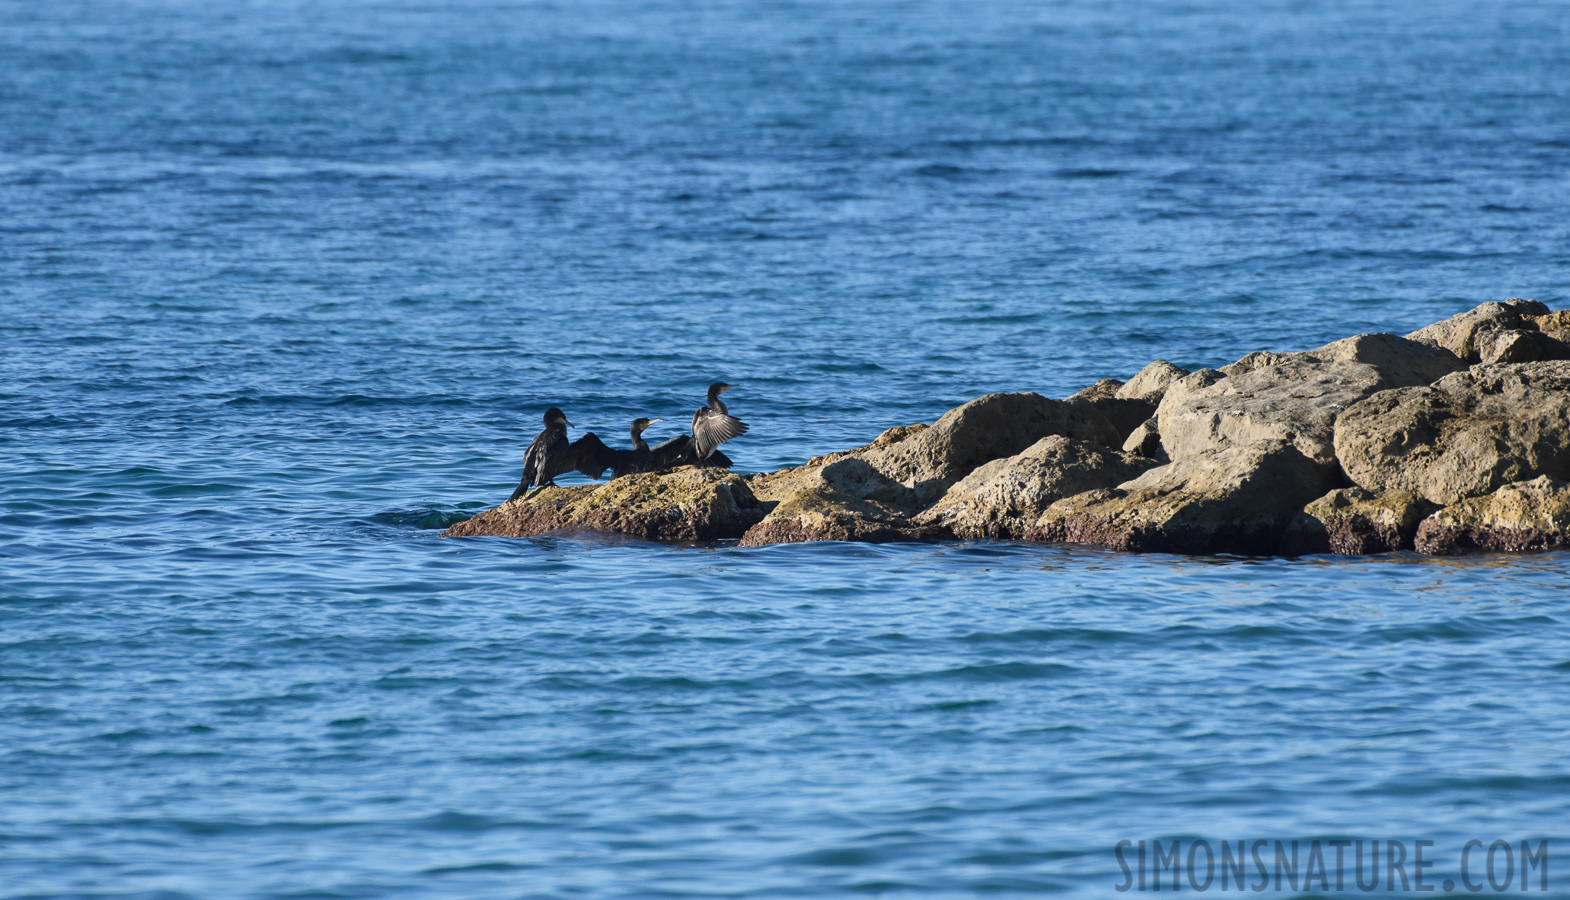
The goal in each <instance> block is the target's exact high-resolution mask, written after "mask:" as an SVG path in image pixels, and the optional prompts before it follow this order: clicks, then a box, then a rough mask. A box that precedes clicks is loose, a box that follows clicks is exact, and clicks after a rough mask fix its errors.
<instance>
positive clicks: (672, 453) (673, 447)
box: [649, 434, 692, 472]
mask: <svg viewBox="0 0 1570 900" xmlns="http://www.w3.org/2000/svg"><path fill="white" fill-rule="evenodd" d="M691 445H692V436H691V435H686V434H683V435H680V436H679V437H673V438H671V439H670V440H668V441H662V442H660V443H659V444H657V445H655V447H654V448H653V449H651V450H650V451H649V470H650V471H653V472H657V471H659V470H660V469H669V468H672V467H674V466H679V465H681V464H682V463H683V462H686V459H685V457H686V456H687V455H688V453H689V451H690V449H691Z"/></svg>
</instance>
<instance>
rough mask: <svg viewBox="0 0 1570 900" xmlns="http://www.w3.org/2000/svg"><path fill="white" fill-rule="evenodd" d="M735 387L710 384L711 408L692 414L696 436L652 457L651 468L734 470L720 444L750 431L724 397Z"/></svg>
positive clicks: (665, 446)
mask: <svg viewBox="0 0 1570 900" xmlns="http://www.w3.org/2000/svg"><path fill="white" fill-rule="evenodd" d="M733 387H735V385H733V384H725V383H724V382H721V381H717V382H715V383H714V384H711V385H709V405H708V406H704V407H701V408H699V410H698V411H697V412H695V413H693V414H692V434H690V435H688V434H684V435H682V436H681V437H673V438H671V439H670V440H668V441H665V442H664V443H662V444H660V445H659V446H658V447H655V448H654V449H653V450H652V451H650V454H649V468H650V469H651V470H655V471H658V470H660V469H669V468H673V467H675V466H685V465H696V466H715V467H718V468H722V469H728V468H730V467H731V461H730V457H728V456H726V455H725V454H724V453H721V452H720V451H719V446H720V444H722V443H724V442H725V441H728V440H730V439H731V438H733V437H736V436H737V435H740V434H745V433H746V431H747V423H745V422H743V421H741V420H740V419H738V418H736V417H734V416H732V415H730V413H729V412H728V411H727V410H726V409H725V404H724V403H723V402H721V401H720V395H721V394H723V393H725V392H726V391H728V390H730V389H731V388H733Z"/></svg>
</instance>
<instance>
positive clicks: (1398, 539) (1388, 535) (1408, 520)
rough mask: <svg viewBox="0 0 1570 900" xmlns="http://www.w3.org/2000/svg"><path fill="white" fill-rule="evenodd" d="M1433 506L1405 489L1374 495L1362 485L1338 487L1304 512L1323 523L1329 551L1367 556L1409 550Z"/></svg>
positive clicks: (1343, 554)
mask: <svg viewBox="0 0 1570 900" xmlns="http://www.w3.org/2000/svg"><path fill="white" fill-rule="evenodd" d="M1433 508H1434V505H1433V504H1432V503H1428V502H1427V501H1424V500H1423V499H1421V498H1419V497H1418V496H1417V495H1415V494H1410V493H1407V492H1406V491H1392V492H1390V493H1388V494H1374V493H1372V492H1370V491H1366V490H1363V489H1362V488H1338V489H1336V490H1334V491H1331V492H1330V493H1328V494H1326V495H1325V496H1323V497H1320V498H1319V499H1318V500H1315V501H1314V502H1312V503H1310V504H1308V506H1306V507H1304V509H1303V511H1304V512H1305V513H1308V515H1310V516H1312V517H1313V518H1314V519H1316V520H1318V521H1319V522H1320V523H1321V524H1322V525H1323V526H1324V530H1325V536H1326V539H1327V540H1328V542H1329V547H1330V552H1332V553H1339V554H1341V555H1342V556H1366V555H1368V554H1370V553H1388V552H1390V551H1392V550H1410V549H1412V540H1413V537H1414V536H1415V535H1416V534H1417V525H1418V523H1419V522H1421V521H1422V519H1423V517H1424V516H1426V515H1428V513H1429V512H1430V511H1432V510H1433Z"/></svg>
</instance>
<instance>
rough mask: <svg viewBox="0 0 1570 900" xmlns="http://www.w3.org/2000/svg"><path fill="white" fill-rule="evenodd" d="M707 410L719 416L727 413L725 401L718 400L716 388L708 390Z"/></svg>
mask: <svg viewBox="0 0 1570 900" xmlns="http://www.w3.org/2000/svg"><path fill="white" fill-rule="evenodd" d="M709 409H712V410H714V411H715V412H717V413H721V414H724V413H725V412H726V411H727V410H726V409H725V401H724V400H721V399H720V392H719V389H718V388H709Z"/></svg>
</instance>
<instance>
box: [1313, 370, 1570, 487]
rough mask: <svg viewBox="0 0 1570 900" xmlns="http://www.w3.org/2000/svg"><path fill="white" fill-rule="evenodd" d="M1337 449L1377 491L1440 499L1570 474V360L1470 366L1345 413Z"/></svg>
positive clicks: (1350, 473)
mask: <svg viewBox="0 0 1570 900" xmlns="http://www.w3.org/2000/svg"><path fill="white" fill-rule="evenodd" d="M1335 450H1336V456H1337V458H1338V459H1339V460H1340V462H1341V466H1342V468H1343V469H1344V470H1345V471H1346V474H1347V477H1349V478H1350V479H1351V480H1352V481H1353V482H1355V483H1356V484H1357V485H1358V486H1359V487H1362V488H1366V489H1368V490H1370V491H1373V492H1374V493H1376V494H1383V493H1388V492H1391V491H1407V492H1409V493H1412V494H1416V495H1417V496H1419V497H1422V498H1424V499H1426V500H1429V501H1432V502H1434V503H1437V504H1439V505H1441V506H1449V505H1450V504H1453V503H1456V502H1457V501H1460V500H1462V499H1465V498H1467V497H1476V496H1480V495H1483V494H1487V493H1491V492H1492V491H1494V490H1496V489H1498V488H1499V487H1501V486H1503V485H1505V484H1509V483H1510V482H1513V481H1523V480H1526V479H1530V478H1534V477H1536V476H1538V475H1549V476H1552V477H1554V478H1560V479H1570V362H1565V361H1559V362H1543V363H1524V364H1518V365H1506V366H1475V367H1473V368H1472V369H1470V370H1468V371H1466V372H1457V373H1456V374H1453V375H1449V376H1446V377H1445V378H1442V379H1440V380H1439V381H1437V382H1435V383H1434V384H1433V385H1432V386H1431V387H1412V388H1403V389H1400V390H1391V391H1383V392H1381V393H1378V394H1375V395H1373V396H1372V397H1369V398H1368V399H1366V400H1363V401H1362V402H1360V403H1358V404H1356V405H1355V406H1353V407H1351V408H1350V409H1348V410H1347V411H1346V412H1344V413H1342V414H1341V416H1340V418H1339V419H1338V420H1337V422H1336V429H1335Z"/></svg>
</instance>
